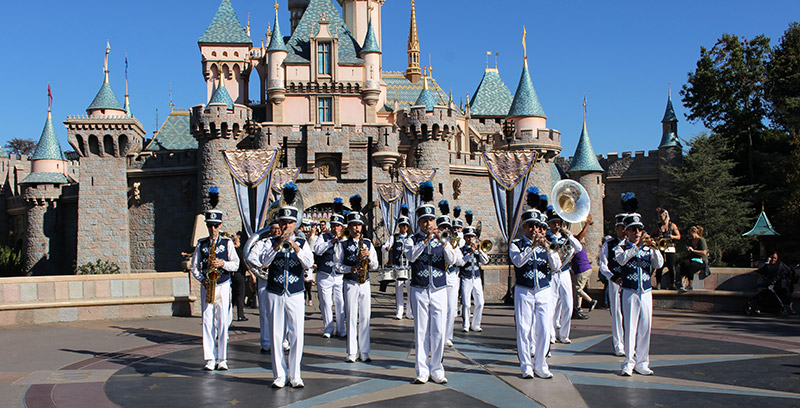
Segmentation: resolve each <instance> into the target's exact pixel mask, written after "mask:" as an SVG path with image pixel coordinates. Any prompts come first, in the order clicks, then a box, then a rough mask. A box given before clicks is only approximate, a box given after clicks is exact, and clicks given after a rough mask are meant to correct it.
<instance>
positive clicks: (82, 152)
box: [75, 135, 86, 156]
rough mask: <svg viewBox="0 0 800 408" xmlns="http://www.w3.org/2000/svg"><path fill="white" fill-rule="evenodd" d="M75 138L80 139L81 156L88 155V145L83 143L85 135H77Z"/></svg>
mask: <svg viewBox="0 0 800 408" xmlns="http://www.w3.org/2000/svg"><path fill="white" fill-rule="evenodd" d="M75 140H77V141H78V151H79V153H80V154H81V156H86V145H85V144H84V143H83V137H81V135H75Z"/></svg>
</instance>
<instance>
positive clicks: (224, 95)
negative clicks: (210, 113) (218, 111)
mask: <svg viewBox="0 0 800 408" xmlns="http://www.w3.org/2000/svg"><path fill="white" fill-rule="evenodd" d="M213 103H224V104H225V105H228V109H233V99H231V94H229V93H228V90H227V89H226V88H225V82H223V81H220V84H219V86H218V87H217V89H216V90H215V91H214V93H213V94H212V95H211V100H210V101H208V104H209V105H211V104H213Z"/></svg>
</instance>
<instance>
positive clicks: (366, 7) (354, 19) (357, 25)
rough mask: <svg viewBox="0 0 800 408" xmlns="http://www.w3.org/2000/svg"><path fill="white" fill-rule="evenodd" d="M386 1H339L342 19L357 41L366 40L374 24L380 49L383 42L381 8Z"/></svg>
mask: <svg viewBox="0 0 800 408" xmlns="http://www.w3.org/2000/svg"><path fill="white" fill-rule="evenodd" d="M385 1H386V0H339V4H340V5H341V6H342V17H343V18H344V22H345V24H347V28H349V29H350V32H351V33H353V37H355V38H357V39H362V38H365V37H366V35H367V30H368V25H369V24H372V25H373V26H374V29H375V40H376V44H377V46H378V47H377V48H380V46H381V44H383V42H382V41H381V32H382V31H381V7H382V6H383V3H384V2H385Z"/></svg>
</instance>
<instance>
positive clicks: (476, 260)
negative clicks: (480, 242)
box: [458, 245, 489, 279]
mask: <svg viewBox="0 0 800 408" xmlns="http://www.w3.org/2000/svg"><path fill="white" fill-rule="evenodd" d="M461 254H462V259H463V263H464V265H463V266H461V267H459V268H458V276H459V277H460V278H462V279H470V278H480V277H481V265H486V264H487V263H489V257H488V256H487V255H486V254H485V253H483V251H481V250H480V249H478V250H477V251H474V252H473V251H472V247H470V246H469V245H464V246H462V247H461Z"/></svg>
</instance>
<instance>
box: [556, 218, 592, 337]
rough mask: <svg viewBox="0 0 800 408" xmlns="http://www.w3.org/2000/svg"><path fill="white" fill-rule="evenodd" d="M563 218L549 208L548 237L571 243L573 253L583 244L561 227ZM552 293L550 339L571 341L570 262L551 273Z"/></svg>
mask: <svg viewBox="0 0 800 408" xmlns="http://www.w3.org/2000/svg"><path fill="white" fill-rule="evenodd" d="M562 222H563V220H562V219H561V217H559V216H558V214H556V212H555V211H553V210H549V211H548V216H547V224H548V226H549V227H550V231H549V232H550V233H549V234H548V236H549V237H550V238H549V239H550V240H551V241H553V242H555V243H557V244H558V245H559V246H563V245H566V244H567V242H569V243H570V244H571V245H572V248H573V250H574V251H575V253H578V252H580V251H581V250H582V249H583V245H581V242H580V241H578V239H577V238H575V236H573V235H572V233H571V232H570V231H569V230H567V229H566V228H562ZM553 295H554V296H555V300H556V303H555V313H553V328H554V329H555V330H553V332H552V334H553V335H552V336H551V337H550V339H551V341H552V340H553V338H555V341H557V342H559V343H564V344H570V343H572V340H570V339H569V331H570V326H571V325H572V324H571V323H572V300H573V299H572V272H570V263H569V262H567V263H565V264H563V265H561V271H560V272H559V273H557V274H555V275H553Z"/></svg>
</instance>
